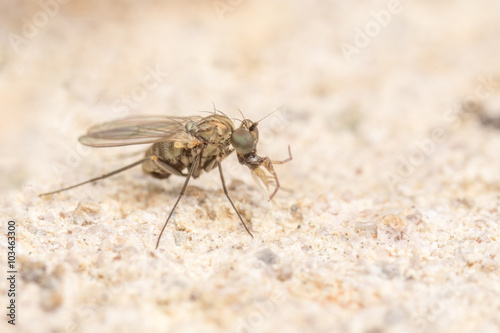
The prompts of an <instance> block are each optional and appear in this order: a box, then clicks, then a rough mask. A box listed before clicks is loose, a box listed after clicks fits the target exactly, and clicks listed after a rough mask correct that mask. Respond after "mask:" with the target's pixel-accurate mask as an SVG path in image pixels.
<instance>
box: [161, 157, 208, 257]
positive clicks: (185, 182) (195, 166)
mask: <svg viewBox="0 0 500 333" xmlns="http://www.w3.org/2000/svg"><path fill="white" fill-rule="evenodd" d="M201 154H202V152H199V153H198V155H196V157H195V158H194V161H193V165H191V169H189V173H188V175H187V177H186V181H184V185H183V186H182V190H181V193H180V194H179V197H178V198H177V201H176V202H175V204H174V206H173V207H172V210H171V211H170V214H168V217H167V220H166V221H165V224H164V225H163V228H161V232H160V235H159V236H158V240H157V241H156V247H155V249H158V245H160V239H161V236H162V235H163V231H165V228H166V227H167V224H168V221H170V218H171V217H172V214H173V213H174V210H175V207H177V204H178V203H179V201H180V200H181V198H182V196H183V195H184V192H185V191H186V187H187V185H188V183H189V179H191V175H192V174H193V172H194V170H195V169H196V168H197V167H198V164H199V163H200V159H201Z"/></svg>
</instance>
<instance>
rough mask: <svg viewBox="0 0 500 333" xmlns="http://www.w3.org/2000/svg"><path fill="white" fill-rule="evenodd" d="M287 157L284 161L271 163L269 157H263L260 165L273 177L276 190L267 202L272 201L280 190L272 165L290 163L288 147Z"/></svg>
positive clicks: (290, 151) (290, 152)
mask: <svg viewBox="0 0 500 333" xmlns="http://www.w3.org/2000/svg"><path fill="white" fill-rule="evenodd" d="M288 155H289V157H288V158H287V159H286V160H282V161H271V160H270V159H269V157H265V158H263V159H262V162H261V165H262V166H263V167H264V168H266V169H267V171H269V172H270V173H271V174H272V175H273V177H274V181H275V182H276V188H275V189H274V192H273V193H272V194H271V195H270V196H269V201H271V200H272V199H273V197H274V195H275V194H276V193H278V189H279V188H280V181H279V180H278V175H277V174H276V172H275V171H274V168H273V164H284V163H286V162H290V161H291V160H292V159H293V157H292V150H291V149H290V146H288Z"/></svg>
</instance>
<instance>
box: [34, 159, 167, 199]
mask: <svg viewBox="0 0 500 333" xmlns="http://www.w3.org/2000/svg"><path fill="white" fill-rule="evenodd" d="M157 159H158V158H157V157H156V156H149V157H146V158H143V159H142V160H139V161H137V162H134V163H132V164H129V165H127V166H124V167H123V168H120V169H118V170H115V171H111V172H109V173H106V174H104V175H102V176H100V177H95V178H92V179H89V180H86V181H84V182H81V183H79V184H76V185H72V186H68V187H65V188H62V189H59V190H56V191H52V192H47V193H43V194H40V195H38V196H39V197H44V196H46V195H51V194H55V193H59V192H62V191H66V190H70V189H72V188H75V187H78V186H81V185H85V184H88V183H93V182H95V181H98V180H101V179H104V178H108V177H111V176H114V175H116V174H118V173H120V172H122V171H125V170H128V169H131V168H133V167H135V166H138V165H140V164H142V163H144V162H147V161H151V160H152V161H155V160H157Z"/></svg>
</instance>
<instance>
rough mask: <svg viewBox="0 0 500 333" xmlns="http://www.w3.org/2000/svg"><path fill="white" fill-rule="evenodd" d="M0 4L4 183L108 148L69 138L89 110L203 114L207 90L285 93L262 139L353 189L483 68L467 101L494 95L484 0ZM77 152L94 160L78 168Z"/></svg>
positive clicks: (249, 110) (231, 110)
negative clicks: (483, 88)
mask: <svg viewBox="0 0 500 333" xmlns="http://www.w3.org/2000/svg"><path fill="white" fill-rule="evenodd" d="M0 6H1V13H2V14H1V15H2V20H1V22H2V23H1V32H2V34H1V37H2V39H1V40H0V42H1V45H2V47H1V51H0V61H1V72H0V100H1V101H2V108H1V111H0V117H1V119H0V124H1V126H2V127H1V131H0V136H1V140H2V142H3V143H4V144H3V145H2V146H1V148H0V149H1V151H0V154H1V156H2V159H1V163H0V168H1V171H2V172H1V174H2V177H3V178H4V180H3V183H4V184H6V185H7V188H10V189H19V187H20V186H22V185H23V184H26V183H36V182H39V181H40V180H42V179H43V180H48V179H51V182H52V180H55V181H56V182H59V183H60V182H61V177H62V176H65V175H66V176H67V175H68V174H71V173H72V172H74V171H75V170H81V172H82V173H83V174H82V175H89V174H92V175H93V174H95V171H97V170H95V169H96V168H99V172H100V171H103V170H104V169H109V167H114V166H115V165H114V164H109V163H107V162H109V161H113V160H115V159H116V158H117V157H116V155H115V154H116V153H117V152H116V150H112V151H109V150H105V151H102V150H101V151H99V152H95V150H92V151H91V150H89V149H85V148H84V147H81V145H79V143H78V142H77V138H78V136H80V135H82V134H84V133H85V131H86V129H87V128H88V127H89V126H91V125H93V124H95V123H99V122H102V121H105V120H110V119H115V118H120V117H123V116H127V115H134V114H160V115H161V114H164V115H180V116H189V115H200V114H201V115H203V113H201V111H203V110H211V109H212V107H213V106H212V103H213V104H215V106H216V107H217V108H218V109H220V110H222V111H224V112H226V113H228V114H229V115H231V116H234V117H240V116H239V112H238V111H237V109H238V108H239V109H240V110H242V111H243V112H244V114H245V116H247V117H248V118H250V119H254V120H257V119H260V118H261V117H263V116H265V115H266V114H268V113H269V112H271V111H273V110H275V109H277V108H279V107H282V106H283V111H282V112H280V113H277V114H276V115H275V117H272V118H271V119H269V121H267V123H265V124H264V125H265V126H268V127H269V130H268V135H267V136H266V135H264V137H263V139H262V140H261V141H262V142H261V147H260V148H259V149H260V152H261V153H263V154H264V155H271V156H272V157H273V158H274V159H282V158H285V157H286V155H287V154H286V146H287V144H290V145H291V146H292V148H293V151H295V161H294V165H295V167H294V169H295V171H293V172H291V173H290V174H289V176H290V178H300V177H302V178H303V177H307V178H308V180H309V181H308V182H306V183H304V184H302V186H305V187H306V188H307V187H308V186H311V188H316V187H317V185H320V184H322V179H323V178H324V177H325V175H328V176H331V177H332V178H343V179H346V183H345V184H344V183H339V184H337V185H338V186H340V187H341V189H342V190H347V191H352V190H353V189H352V188H350V186H349V185H348V184H349V183H350V182H353V181H354V182H356V185H355V186H354V187H359V184H366V181H368V182H369V183H371V182H374V186H378V185H379V183H380V182H382V183H386V180H385V178H386V177H385V176H383V175H382V179H381V180H380V179H377V178H379V177H377V175H380V172H384V171H386V170H389V169H391V168H394V170H396V169H397V167H398V163H400V162H398V158H399V157H398V156H397V153H401V154H402V155H405V154H406V155H408V154H411V151H412V149H414V145H415V141H416V140H418V139H419V138H425V137H427V136H428V135H429V132H428V131H429V130H430V129H431V128H433V127H436V126H442V125H443V126H448V125H449V124H447V123H446V121H447V120H446V119H450V114H451V115H453V112H459V110H460V108H461V106H460V103H462V101H463V100H464V99H466V98H467V96H469V95H471V94H473V93H474V91H475V89H476V87H477V86H478V85H480V84H481V82H483V81H485V80H486V81H488V80H490V81H491V83H490V87H489V89H488V90H487V92H488V96H487V98H484V99H483V100H482V101H481V103H486V104H488V105H493V107H491V109H495V107H498V105H499V104H500V103H499V92H498V89H499V87H500V84H499V83H498V80H499V72H498V68H499V57H498V54H499V48H500V46H499V44H498V37H499V29H498V24H499V23H498V15H496V13H497V10H498V9H499V6H500V5H499V4H498V3H497V2H494V1H480V2H478V3H474V4H473V3H470V2H465V1H460V2H452V1H441V2H439V3H436V2H433V1H417V2H412V1H370V2H365V1H356V2H344V1H281V0H273V1H246V0H241V1H215V0H214V1H196V0H192V1H143V2H141V3H140V4H138V3H137V2H134V1H115V2H112V3H111V2H102V1H101V2H100V1H78V0H73V1H62V0H61V1H56V0H53V1H52V0H46V1H41V2H29V1H18V2H15V3H9V2H3V3H2V4H0ZM495 80H496V81H495ZM446 117H448V118H446ZM140 149H141V148H139V150H140ZM136 150H137V149H136ZM374 150H377V153H376V155H378V157H377V156H376V155H374V154H373V151H374ZM380 154H382V155H383V156H384V157H387V155H385V154H392V155H393V156H392V158H390V159H388V160H384V159H380ZM110 155H111V156H110ZM403 158H405V157H404V156H403ZM84 159H85V160H86V161H87V163H85V165H87V166H89V165H93V166H92V168H90V169H85V168H84V169H79V168H80V167H81V162H82V160H84ZM367 160H370V163H369V165H367V164H366V163H365V162H366V161H367ZM101 161H104V162H105V163H104V169H100V168H101V167H100V166H96V164H100V162H101ZM233 162H234V161H233ZM233 162H231V163H233ZM106 163H107V165H108V167H106ZM120 163H122V164H123V162H118V164H116V165H119V164H120ZM346 164H347V165H349V167H348V168H345V166H346ZM333 166H340V167H339V168H337V167H335V168H332V167H333ZM230 169H231V167H230ZM288 169H289V168H288ZM361 169H363V172H360V170H361ZM92 170H94V172H93V173H92ZM342 170H343V171H342ZM284 172H285V173H287V172H288V171H284ZM395 172H396V171H395ZM361 174H364V175H367V178H366V179H363V176H362V175H361ZM315 175H319V176H315ZM360 175H361V178H360ZM71 177H73V176H71ZM283 177H287V176H286V175H284V176H283ZM71 179H73V178H71ZM360 179H361V183H358V180H360Z"/></svg>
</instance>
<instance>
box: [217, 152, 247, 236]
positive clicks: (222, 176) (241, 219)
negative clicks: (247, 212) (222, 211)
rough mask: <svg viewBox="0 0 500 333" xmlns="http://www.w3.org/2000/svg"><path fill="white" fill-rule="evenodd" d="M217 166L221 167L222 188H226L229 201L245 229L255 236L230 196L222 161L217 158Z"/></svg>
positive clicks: (225, 191) (225, 192)
mask: <svg viewBox="0 0 500 333" xmlns="http://www.w3.org/2000/svg"><path fill="white" fill-rule="evenodd" d="M217 166H218V167H219V174H220V180H221V181H222V188H223V189H224V194H225V195H226V197H227V198H228V200H229V202H230V203H231V206H233V209H234V211H235V212H236V214H237V215H238V217H239V218H240V221H241V223H242V224H243V226H244V227H245V230H246V231H247V232H248V234H249V235H250V236H252V238H253V235H252V233H251V232H250V230H248V228H247V225H246V224H245V222H244V221H243V218H242V217H241V215H240V212H238V210H237V209H236V207H235V206H234V203H233V200H231V197H230V196H229V192H228V190H227V187H226V182H225V180H224V174H223V173H222V167H221V163H220V161H219V160H217Z"/></svg>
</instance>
